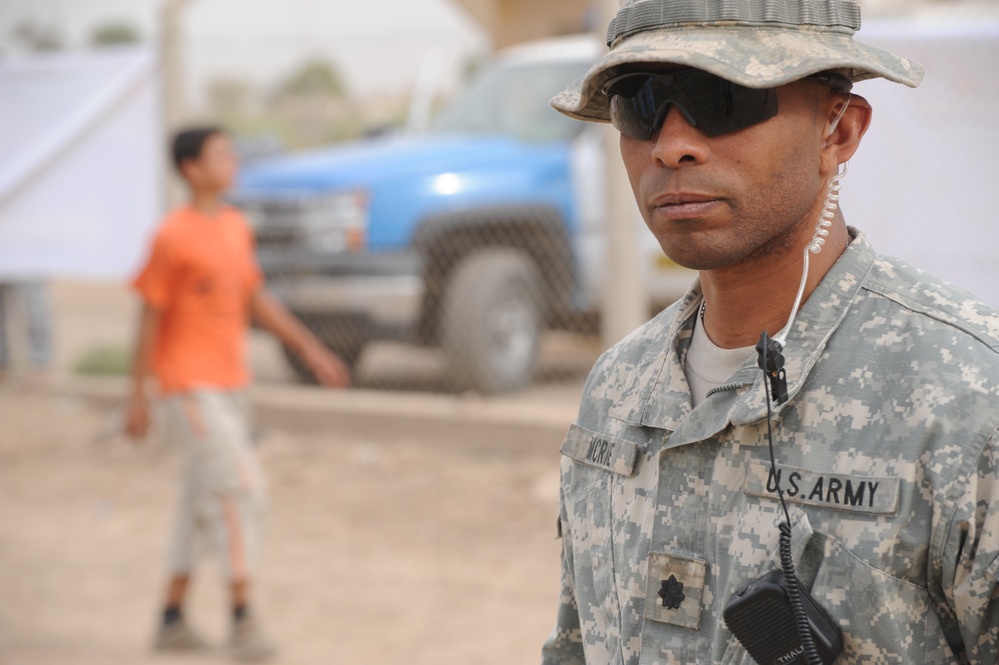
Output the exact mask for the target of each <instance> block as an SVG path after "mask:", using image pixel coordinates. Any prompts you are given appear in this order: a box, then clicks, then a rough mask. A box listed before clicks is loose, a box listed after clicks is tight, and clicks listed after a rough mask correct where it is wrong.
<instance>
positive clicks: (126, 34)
mask: <svg viewBox="0 0 999 665" xmlns="http://www.w3.org/2000/svg"><path fill="white" fill-rule="evenodd" d="M140 41H142V38H141V37H140V36H139V31H138V30H136V28H135V26H133V25H131V24H129V23H125V22H113V23H103V24H101V25H99V26H97V27H96V28H94V30H93V32H91V33H90V45H91V46H96V47H101V46H121V45H123V44H138V43H139V42H140Z"/></svg>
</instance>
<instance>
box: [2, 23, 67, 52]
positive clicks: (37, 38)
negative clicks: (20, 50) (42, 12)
mask: <svg viewBox="0 0 999 665" xmlns="http://www.w3.org/2000/svg"><path fill="white" fill-rule="evenodd" d="M14 39H15V41H17V42H19V43H21V44H23V45H24V46H25V47H26V48H27V49H28V50H30V51H61V50H62V49H63V48H64V47H65V44H64V43H63V38H62V34H61V33H60V32H59V30H58V29H57V28H55V27H54V26H51V25H46V24H41V23H34V22H32V21H25V22H24V23H21V24H19V25H18V26H17V27H16V28H14Z"/></svg>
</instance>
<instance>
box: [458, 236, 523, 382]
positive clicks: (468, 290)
mask: <svg viewBox="0 0 999 665" xmlns="http://www.w3.org/2000/svg"><path fill="white" fill-rule="evenodd" d="M539 287H540V280H539V278H538V274H537V270H536V269H535V267H534V263H533V262H532V261H531V260H530V259H529V258H527V257H526V256H525V255H524V254H523V253H522V252H518V251H516V250H512V249H494V250H486V251H482V252H476V253H475V254H472V255H471V256H469V257H468V258H466V259H465V260H464V261H462V262H461V263H460V264H458V266H457V267H456V268H455V270H454V272H453V273H452V275H451V279H450V282H449V284H448V286H447V290H446V293H445V296H444V307H443V319H442V330H441V332H442V336H441V344H442V346H443V348H444V352H445V354H446V356H447V358H448V360H449V362H450V363H451V366H452V369H453V373H454V374H455V378H456V379H457V381H458V383H459V385H460V387H462V388H467V387H472V388H477V389H478V390H480V391H482V392H484V393H499V392H506V391H510V390H515V389H517V388H521V387H523V386H525V385H527V384H528V383H529V382H530V380H531V378H532V376H533V375H534V363H535V359H536V357H537V351H538V342H539V339H540V337H541V323H542V316H541V307H540V304H539V298H538V289H539Z"/></svg>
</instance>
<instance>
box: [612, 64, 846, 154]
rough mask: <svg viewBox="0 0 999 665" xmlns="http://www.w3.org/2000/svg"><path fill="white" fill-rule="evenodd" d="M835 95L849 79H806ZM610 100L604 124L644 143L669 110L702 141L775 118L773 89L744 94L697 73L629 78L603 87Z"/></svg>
mask: <svg viewBox="0 0 999 665" xmlns="http://www.w3.org/2000/svg"><path fill="white" fill-rule="evenodd" d="M808 78H810V79H814V80H816V81H818V82H820V83H823V84H825V85H828V86H830V87H832V88H833V89H835V90H839V91H841V92H849V91H850V88H851V87H852V84H851V82H850V80H849V79H847V78H846V77H845V76H842V75H840V74H836V73H834V72H822V73H820V74H815V75H813V76H810V77H808ZM604 90H605V92H606V93H607V95H608V97H610V120H611V124H613V125H614V127H616V128H617V129H618V130H619V131H620V132H621V133H622V134H624V135H625V136H628V137H630V138H634V139H639V140H642V141H648V140H650V139H651V138H652V135H653V134H655V132H656V130H657V129H658V128H659V127H660V126H662V123H663V121H664V120H665V118H666V113H667V111H668V110H669V105H670V104H673V105H674V106H676V108H677V109H679V111H680V112H681V113H683V117H684V118H686V119H687V122H689V123H690V124H691V125H693V126H694V127H697V129H698V130H700V131H701V132H703V133H704V134H705V135H706V136H721V135H722V134H728V133H731V132H736V131H739V130H740V129H745V128H746V127H749V126H751V125H755V124H756V123H758V122H763V121H764V120H768V119H770V118H772V117H774V116H775V115H777V90H776V88H747V87H745V86H741V85H739V84H737V83H732V82H731V81H727V80H725V79H723V78H721V77H720V76H715V75H714V74H710V73H708V72H705V71H703V70H700V69H682V70H679V71H675V72H669V73H665V74H652V73H634V74H624V75H623V76H618V77H617V78H614V79H611V81H610V82H608V83H607V85H606V86H604Z"/></svg>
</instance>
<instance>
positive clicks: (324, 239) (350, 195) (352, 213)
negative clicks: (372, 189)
mask: <svg viewBox="0 0 999 665" xmlns="http://www.w3.org/2000/svg"><path fill="white" fill-rule="evenodd" d="M301 223H302V230H303V231H304V233H305V238H306V240H307V241H308V243H309V245H310V246H312V247H314V248H316V249H322V250H324V251H328V252H358V251H361V250H362V249H364V246H365V244H366V242H367V233H368V195H367V193H366V192H363V191H350V192H341V193H339V194H334V195H332V196H328V197H325V198H323V199H321V200H319V201H316V202H314V203H312V204H310V205H308V206H307V207H306V208H305V209H304V210H302V217H301Z"/></svg>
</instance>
